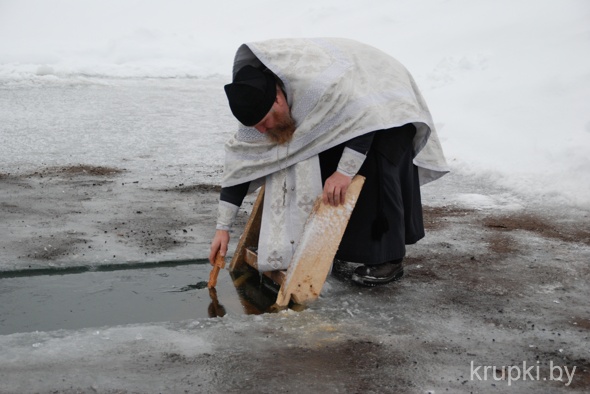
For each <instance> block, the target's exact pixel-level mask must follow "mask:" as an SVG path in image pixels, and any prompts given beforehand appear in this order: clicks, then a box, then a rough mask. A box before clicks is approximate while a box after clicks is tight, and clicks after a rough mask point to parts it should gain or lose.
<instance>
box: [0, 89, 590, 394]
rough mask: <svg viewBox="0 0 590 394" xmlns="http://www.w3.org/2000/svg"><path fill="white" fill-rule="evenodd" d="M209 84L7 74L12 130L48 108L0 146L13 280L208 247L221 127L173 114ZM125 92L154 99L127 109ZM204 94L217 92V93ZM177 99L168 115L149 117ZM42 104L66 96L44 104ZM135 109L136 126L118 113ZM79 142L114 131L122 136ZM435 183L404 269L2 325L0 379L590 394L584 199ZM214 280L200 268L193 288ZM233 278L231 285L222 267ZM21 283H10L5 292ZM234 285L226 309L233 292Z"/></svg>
mask: <svg viewBox="0 0 590 394" xmlns="http://www.w3.org/2000/svg"><path fill="white" fill-rule="evenodd" d="M210 82H211V81H208V80H205V81H199V80H186V81H179V80H175V81H161V80H156V81H132V82H129V81H125V82H124V83H117V84H115V85H114V86H108V84H107V85H106V86H102V85H98V86H97V85H96V84H88V85H84V84H75V85H74V86H66V87H59V88H57V87H52V86H43V87H39V86H19V87H17V88H14V87H9V88H8V87H7V88H5V90H4V93H6V92H8V93H9V95H10V96H11V97H13V98H15V97H16V98H18V99H15V100H10V101H5V102H4V104H5V105H11V107H10V108H11V110H10V111H4V112H2V117H3V123H4V124H9V125H11V127H10V128H8V130H9V131H10V130H15V128H17V127H20V126H21V125H22V123H18V122H15V121H14V119H15V118H19V117H22V116H24V115H23V113H24V111H26V110H27V109H28V108H32V107H34V108H36V110H37V111H38V113H39V114H40V115H39V117H43V116H46V117H47V118H43V120H38V118H37V117H33V118H32V120H30V123H29V124H28V125H26V127H27V130H26V131H27V132H26V133H24V132H23V133H17V132H14V134H13V135H12V136H11V138H10V139H8V140H7V141H13V142H12V144H11V143H9V144H7V145H4V147H3V149H5V150H6V151H7V152H9V153H10V154H12V155H13V156H6V155H5V156H4V160H5V164H4V166H3V168H5V170H4V171H5V172H3V173H2V174H1V176H0V185H1V189H2V194H1V196H0V217H1V219H2V220H1V223H2V228H1V230H2V239H0V257H1V263H2V272H3V274H2V275H4V276H5V279H0V284H2V283H3V282H4V283H9V282H8V281H9V279H7V277H8V276H11V275H16V274H18V275H21V274H24V273H25V271H30V272H33V270H39V269H47V268H49V269H60V268H69V269H73V268H75V267H87V266H95V267H96V266H99V265H102V266H108V265H114V266H117V265H121V264H129V263H134V262H135V263H138V262H159V261H171V260H172V261H173V260H187V259H197V260H199V259H203V258H205V257H206V256H207V254H208V242H209V239H210V237H211V236H212V230H213V223H214V220H215V209H216V201H217V189H216V187H215V186H214V185H215V184H216V183H217V181H218V179H219V172H220V165H219V162H218V159H216V155H219V151H220V147H219V144H220V142H219V141H218V139H221V137H220V136H217V135H215V133H213V134H211V135H210V134H209V133H206V132H205V133H202V134H199V133H201V132H202V130H201V129H200V128H197V127H195V129H194V130H193V129H192V128H190V125H191V124H192V122H190V121H189V122H187V123H188V125H185V124H184V123H182V124H181V125H179V126H169V125H168V121H167V119H175V118H176V117H177V116H180V115H179V114H182V113H183V110H184V109H185V108H188V107H189V106H190V105H191V103H193V95H194V91H200V92H203V91H206V89H208V88H209V86H210ZM40 96H43V97H45V100H41V101H39V100H38V98H39V97H40ZM2 97H7V96H6V94H3V95H2ZM76 97H87V98H88V99H87V100H75V98H76ZM123 97H124V98H125V100H128V101H129V102H136V103H137V102H140V103H142V105H137V106H131V107H129V108H124V106H123V105H122V101H119V100H123V99H122V98H123ZM209 97H210V98H209V100H205V101H207V102H208V105H211V106H216V105H217V104H216V103H217V101H216V100H217V98H216V96H215V95H214V94H211V95H210V96H209ZM171 99H174V100H175V103H176V105H175V106H171V107H170V117H169V118H166V117H165V119H164V120H161V118H160V117H154V118H153V119H152V120H151V121H150V123H149V124H148V123H145V124H144V119H145V118H146V117H149V116H150V114H151V113H152V112H153V111H156V110H157V109H158V108H161V104H163V102H166V101H168V100H171ZM58 100H61V101H62V102H63V103H68V104H67V106H66V105H65V104H64V105H63V106H58V105H57V104H56V102H57V101H58ZM141 100H145V101H141ZM118 102H119V103H120V104H119V105H112V103H118ZM90 103H91V104H90ZM150 103H151V104H150ZM47 105H53V106H55V109H52V110H51V111H44V110H43V108H44V106H47ZM86 106H89V107H88V108H90V107H92V108H94V109H95V110H96V111H98V112H101V113H102V114H103V115H102V116H100V117H98V118H99V119H100V120H102V121H98V120H97V119H94V117H95V116H96V115H95V114H94V112H93V111H90V110H88V111H86V110H84V108H86ZM19 108H21V109H22V111H23V112H19V111H20V110H19ZM66 108H67V110H68V111H69V112H68V113H69V116H68V117H67V121H64V122H63V123H62V124H60V125H56V126H53V125H54V123H52V119H54V120H55V121H57V119H64V116H65V115H59V116H55V117H53V116H52V113H54V112H55V111H66ZM103 108H107V109H105V110H104V111H103V110H102V109H103ZM197 108H198V109H197V110H196V114H191V115H190V116H196V117H197V118H199V117H200V116H202V117H203V119H205V121H207V119H211V118H212V116H211V115H205V114H203V115H199V111H201V110H203V111H204V110H205V108H206V106H205V105H203V106H202V107H201V106H197ZM118 111H125V112H124V113H120V112H118ZM219 111H220V113H221V111H222V110H221V109H220V110H219ZM187 112H188V110H187ZM43 114H45V115H43ZM128 119H133V121H129V120H128ZM203 119H200V118H199V119H196V120H195V122H202V121H203ZM126 121H129V123H128V126H127V128H128V129H129V130H131V131H129V132H126V130H125V128H121V127H119V126H117V125H119V124H120V123H123V122H126ZM172 122H174V121H172ZM52 127H55V128H54V129H52V130H53V131H52V132H53V133H56V134H57V135H59V133H60V131H61V132H62V133H63V138H57V139H56V140H52V139H47V140H45V141H44V142H43V143H42V144H38V143H31V144H29V145H26V144H24V145H23V146H22V148H17V145H16V143H15V142H14V141H19V138H28V139H30V140H31V141H38V140H39V139H42V138H43V136H44V135H46V130H47V129H46V128H52ZM175 127H181V128H182V127H185V128H186V129H185V131H184V133H186V134H183V135H182V136H184V135H193V134H191V133H196V135H198V137H196V138H198V141H199V143H202V144H210V146H211V148H207V149H197V150H196V151H195V154H194V157H193V150H192V149H191V144H198V143H197V142H195V141H192V140H191V139H188V138H187V139H185V138H184V137H181V138H179V137H178V136H177V137H174V138H173V137H170V135H171V134H170V133H173V132H174V130H173V129H174V128H175ZM212 127H214V126H212ZM189 129H190V130H189ZM76 131H79V134H80V135H79V137H78V133H77V132H76ZM142 133H145V134H146V135H148V136H149V138H145V139H143V138H139V137H138V135H139V136H141V135H142ZM119 136H120V140H119V139H118V137H119ZM134 136H135V137H134ZM167 136H169V137H170V138H167ZM79 138H83V139H87V140H92V141H97V140H98V139H100V138H102V139H103V141H105V143H106V144H107V147H106V148H105V146H103V145H101V144H96V143H94V144H90V143H83V144H82V143H80V142H79ZM133 138H137V140H134V139H133ZM117 141H119V142H118V143H117ZM109 143H110V145H109ZM61 145H65V146H67V149H64V150H62V149H60V146H61ZM88 146H93V147H94V149H92V150H84V149H87V147H88ZM11 147H12V148H11ZM11 149H13V150H11ZM26 149H30V150H31V152H29V153H27V154H23V155H20V156H19V155H17V153H18V152H22V151H23V150H26ZM33 150H34V152H35V153H33ZM210 151H211V152H210ZM162 152H164V153H162ZM170 152H178V154H176V153H173V154H172V153H170ZM170 156H173V157H174V158H175V159H174V160H168V158H169V157H170ZM7 157H8V159H7ZM162 158H167V159H166V160H162ZM423 193H424V199H423V200H424V204H425V217H426V224H427V231H428V235H427V237H426V238H425V239H424V240H423V241H421V242H419V243H418V244H417V245H415V246H412V247H410V248H409V252H408V258H407V261H406V263H407V276H406V277H405V278H404V279H403V280H402V281H400V282H397V283H394V284H390V285H387V286H384V287H381V288H374V289H365V288H359V287H355V286H352V285H351V284H350V283H349V282H348V280H347V275H348V274H349V271H350V270H349V269H348V268H349V267H345V268H344V269H342V270H338V271H337V272H335V275H334V276H332V277H330V279H329V281H328V283H327V285H326V289H325V291H324V293H323V296H322V297H321V299H320V300H319V301H318V302H317V303H315V304H313V305H311V306H310V307H309V308H308V309H306V310H304V311H301V312H294V311H288V312H283V313H278V314H264V315H247V314H246V306H244V307H243V311H242V312H241V311H240V307H238V308H237V309H236V308H235V307H229V308H227V311H228V312H227V314H226V315H225V316H224V317H221V318H206V317H204V318H202V319H201V318H199V319H197V320H195V319H190V318H187V319H186V320H180V321H168V322H160V323H158V322H154V323H142V324H128V325H117V326H105V325H101V324H99V323H97V322H96V321H95V320H92V321H89V322H88V325H87V326H86V327H88V328H83V329H77V330H63V329H62V330H55V331H48V332H21V333H14V334H10V335H2V336H0V349H1V353H0V354H1V356H0V372H1V375H2V379H1V381H0V392H3V393H23V392H41V393H53V392H65V393H68V392H72V393H73V392H102V393H119V392H149V393H152V392H154V393H155V392H185V391H187V392H234V391H235V392H237V391H245V392H275V391H277V390H282V391H286V392H300V391H301V390H304V389H305V390H311V391H328V392H375V393H378V392H379V393H380V392H416V393H425V392H429V391H430V392H432V391H434V392H446V391H449V392H465V393H469V392H534V393H555V392H564V393H570V392H578V393H583V392H587V391H588V390H589V388H590V374H589V373H590V372H589V369H590V363H589V361H588V360H590V354H589V353H590V352H589V349H588V343H589V342H588V339H589V332H590V314H589V309H588V302H587V300H588V299H589V297H590V289H589V285H588V283H589V279H590V267H589V266H588V262H589V261H590V231H589V228H590V226H589V224H590V217H589V212H588V211H587V210H584V209H583V208H580V207H576V206H570V205H567V204H565V203H564V202H563V200H562V199H559V198H557V199H555V201H552V202H551V203H548V202H547V197H545V198H544V199H531V198H530V196H529V195H527V194H521V193H518V192H516V191H514V190H511V189H506V188H502V187H500V186H498V185H497V184H496V183H495V182H494V181H493V180H490V179H488V178H486V177H485V176H480V177H475V176H469V175H466V174H462V173H461V171H456V172H454V173H451V174H450V175H448V176H446V177H445V178H443V179H442V180H440V181H439V182H436V183H433V184H431V185H428V186H426V187H424V188H423ZM250 206H251V204H249V203H246V204H245V205H244V209H243V210H242V211H241V213H240V223H239V225H238V228H237V229H236V233H239V231H240V230H239V229H240V226H242V225H243V223H244V220H245V219H246V217H247V211H248V209H249V207H250ZM235 238H237V236H234V240H233V242H234V243H235ZM195 267H199V266H195ZM200 267H202V266H200ZM154 272H155V271H154ZM159 272H160V271H159ZM73 275H75V274H73ZM189 276H190V275H189ZM201 279H202V273H201V272H200V271H198V269H197V268H195V274H194V277H190V278H187V284H189V283H194V282H197V281H198V280H201ZM220 282H221V283H222V284H223V285H224V286H227V284H229V283H231V279H230V278H229V275H228V274H227V273H226V272H223V273H222V277H221V278H220ZM13 290H14V289H12V288H10V287H9V286H2V290H1V291H2V292H3V293H4V294H5V296H4V297H3V298H4V299H7V298H9V296H10V294H11V291H13ZM21 290H22V289H21ZM191 291H192V293H191V292H190V291H189V292H188V293H187V294H188V295H189V296H190V295H192V296H194V295H195V294H197V292H203V291H205V290H199V289H194V290H191ZM198 294H199V296H200V293H198ZM205 294H206V293H205ZM224 294H227V293H223V292H221V293H220V294H219V299H218V300H217V301H218V302H219V303H220V304H221V305H223V304H224V303H226V304H227V305H228V306H230V304H231V303H235V299H236V297H235V296H233V297H229V296H228V295H224ZM224 297H225V298H224ZM211 301H212V300H209V299H208V297H206V296H205V299H202V297H201V301H199V302H201V303H205V304H208V303H209V302H211ZM154 305H156V303H154ZM238 305H239V304H238ZM101 313H105V312H104V311H101ZM56 314H57V312H56ZM472 361H473V363H474V364H473V366H472V364H471V362H472ZM523 362H526V363H527V366H528V367H530V366H531V365H533V366H534V367H535V369H534V370H533V373H532V375H530V376H532V378H531V377H529V375H527V380H523V373H524V370H523V371H522V372H520V376H517V372H518V371H517V370H516V369H514V368H516V367H519V368H520V369H521V370H522V369H523V368H522V365H523ZM477 366H482V368H480V369H476V368H477ZM486 366H488V371H487V375H485V376H484V374H483V367H486ZM492 366H494V367H495V368H494V369H493V371H495V372H494V373H495V374H494V375H492V369H491V367H492ZM551 366H553V367H555V366H559V367H560V368H563V367H567V368H568V371H569V372H570V374H571V371H572V370H573V368H574V367H575V368H576V369H575V371H574V373H573V375H572V377H571V379H568V378H566V375H565V372H564V371H565V370H564V369H562V370H560V371H562V374H563V375H562V378H563V381H561V382H558V381H553V380H551V379H552V378H554V377H555V378H556V377H557V372H558V371H557V369H555V368H554V369H551V368H550V367H551ZM502 367H504V371H505V374H504V375H503V377H502ZM508 367H513V369H512V370H510V374H509V372H508V369H507V368H508ZM474 371H475V374H474ZM537 371H538V372H537ZM551 373H553V375H551ZM531 379H532V380H531ZM543 379H546V380H543ZM566 384H568V385H567V386H566Z"/></svg>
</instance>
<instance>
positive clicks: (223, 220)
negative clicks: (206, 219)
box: [216, 201, 239, 231]
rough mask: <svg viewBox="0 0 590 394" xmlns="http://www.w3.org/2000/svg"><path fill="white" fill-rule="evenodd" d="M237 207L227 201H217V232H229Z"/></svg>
mask: <svg viewBox="0 0 590 394" xmlns="http://www.w3.org/2000/svg"><path fill="white" fill-rule="evenodd" d="M238 209H239V207H238V206H237V205H234V204H232V203H229V202H227V201H219V205H218V207H217V226H216V229H217V230H226V231H229V230H230V229H231V227H232V226H233V225H234V222H235V220H236V215H237V214H238Z"/></svg>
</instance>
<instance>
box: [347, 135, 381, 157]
mask: <svg viewBox="0 0 590 394" xmlns="http://www.w3.org/2000/svg"><path fill="white" fill-rule="evenodd" d="M375 133H376V132H375V131H372V132H370V133H367V134H363V135H361V136H358V137H356V138H353V139H351V140H348V141H346V142H345V143H344V146H346V147H347V148H350V149H352V150H355V151H357V152H359V153H362V154H363V155H366V154H367V152H369V148H371V144H372V143H373V137H374V136H375Z"/></svg>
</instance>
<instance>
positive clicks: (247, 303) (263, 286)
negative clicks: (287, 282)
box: [230, 268, 278, 315]
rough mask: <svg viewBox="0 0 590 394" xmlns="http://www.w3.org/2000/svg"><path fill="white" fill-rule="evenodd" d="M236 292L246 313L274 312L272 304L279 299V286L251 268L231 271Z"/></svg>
mask: <svg viewBox="0 0 590 394" xmlns="http://www.w3.org/2000/svg"><path fill="white" fill-rule="evenodd" d="M230 275H231V278H232V280H233V283H234V286H235V288H236V292H237V293H238V296H239V297H240V303H241V304H242V307H243V308H244V313H246V314H248V315H260V314H262V313H268V312H272V311H273V310H272V306H273V305H274V303H275V301H276V299H277V292H278V287H277V286H276V285H275V284H274V283H270V281H268V280H267V279H266V278H264V279H262V278H261V276H260V275H259V274H258V272H256V271H254V270H253V269H251V268H247V269H246V270H244V271H232V272H230Z"/></svg>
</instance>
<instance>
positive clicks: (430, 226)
mask: <svg viewBox="0 0 590 394" xmlns="http://www.w3.org/2000/svg"><path fill="white" fill-rule="evenodd" d="M473 213H474V210H472V209H465V208H456V207H449V206H444V207H429V206H426V205H425V206H423V207H422V214H423V216H424V227H425V228H426V229H427V230H440V229H441V228H443V227H445V226H446V225H447V223H446V222H447V218H449V217H461V216H467V215H471V214H473Z"/></svg>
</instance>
